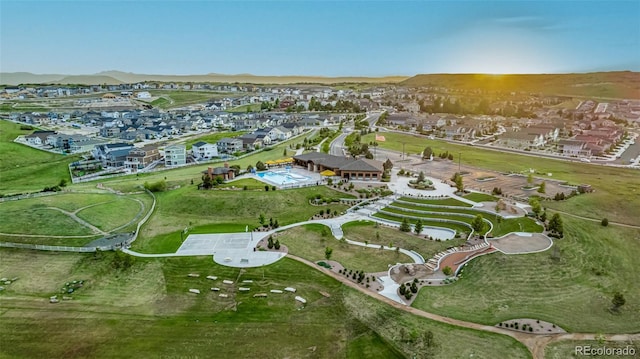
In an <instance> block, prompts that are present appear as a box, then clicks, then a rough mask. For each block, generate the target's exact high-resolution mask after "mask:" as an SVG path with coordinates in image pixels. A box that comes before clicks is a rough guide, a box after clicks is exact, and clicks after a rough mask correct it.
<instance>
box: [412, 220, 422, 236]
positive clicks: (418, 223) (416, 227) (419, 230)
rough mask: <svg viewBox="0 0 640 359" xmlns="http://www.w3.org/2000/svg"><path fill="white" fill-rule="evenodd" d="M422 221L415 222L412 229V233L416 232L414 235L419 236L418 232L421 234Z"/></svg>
mask: <svg viewBox="0 0 640 359" xmlns="http://www.w3.org/2000/svg"><path fill="white" fill-rule="evenodd" d="M422 227H423V226H422V220H420V219H419V220H417V221H416V225H415V227H414V231H415V232H416V234H420V232H422Z"/></svg>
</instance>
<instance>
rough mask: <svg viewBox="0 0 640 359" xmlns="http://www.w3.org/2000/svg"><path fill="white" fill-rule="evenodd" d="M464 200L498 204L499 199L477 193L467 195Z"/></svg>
mask: <svg viewBox="0 0 640 359" xmlns="http://www.w3.org/2000/svg"><path fill="white" fill-rule="evenodd" d="M464 198H466V199H468V200H470V201H474V202H496V201H497V200H498V197H495V196H492V195H490V194H485V193H477V192H473V193H469V194H467V195H465V196H464Z"/></svg>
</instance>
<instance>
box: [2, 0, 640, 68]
mask: <svg viewBox="0 0 640 359" xmlns="http://www.w3.org/2000/svg"><path fill="white" fill-rule="evenodd" d="M0 30H1V31H0V70H1V71H3V72H15V71H27V72H34V73H64V74H90V73H97V72H100V71H106V70H120V71H126V72H136V73H147V74H149V73H152V74H205V73H211V72H215V73H224V74H238V73H252V74H257V75H322V76H383V75H414V74H417V73H475V72H483V73H561V72H587V71H609V70H634V71H640V0H634V1H587V2H581V1H546V2H543V1H498V2H487V1H409V2H404V1H340V2H332V1H259V2H248V1H235V2H228V1H182V2H172V1H125V2H114V1H72V2H58V1H35V2H29V1H22V0H21V1H12V0H1V1H0Z"/></svg>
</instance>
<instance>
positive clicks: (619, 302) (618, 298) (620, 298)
mask: <svg viewBox="0 0 640 359" xmlns="http://www.w3.org/2000/svg"><path fill="white" fill-rule="evenodd" d="M626 302H627V300H626V299H624V295H622V293H620V292H615V293H614V294H613V298H612V299H611V304H613V306H612V307H611V310H613V311H614V312H618V311H620V307H622V306H623V305H624V304H625V303H626Z"/></svg>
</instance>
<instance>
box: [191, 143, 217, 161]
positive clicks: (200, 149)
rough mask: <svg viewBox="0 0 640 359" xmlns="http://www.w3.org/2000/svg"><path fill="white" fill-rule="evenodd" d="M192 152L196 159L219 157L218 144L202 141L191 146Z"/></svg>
mask: <svg viewBox="0 0 640 359" xmlns="http://www.w3.org/2000/svg"><path fill="white" fill-rule="evenodd" d="M191 153H192V154H193V157H194V158H195V159H196V160H208V159H211V158H213V157H218V146H216V145H215V144H210V143H206V142H203V141H200V142H197V143H194V144H193V146H191Z"/></svg>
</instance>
